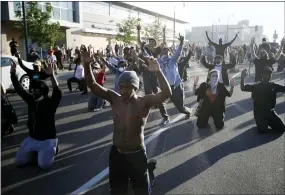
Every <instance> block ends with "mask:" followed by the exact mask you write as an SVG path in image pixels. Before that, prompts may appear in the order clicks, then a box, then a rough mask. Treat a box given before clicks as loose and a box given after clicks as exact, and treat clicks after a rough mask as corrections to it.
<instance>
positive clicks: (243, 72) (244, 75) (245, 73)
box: [241, 69, 248, 79]
mask: <svg viewBox="0 0 285 195" xmlns="http://www.w3.org/2000/svg"><path fill="white" fill-rule="evenodd" d="M247 75H248V73H247V70H246V69H243V71H242V72H241V78H243V79H244V78H245V77H246V76H247Z"/></svg>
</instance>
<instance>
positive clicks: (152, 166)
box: [147, 159, 157, 186]
mask: <svg viewBox="0 0 285 195" xmlns="http://www.w3.org/2000/svg"><path fill="white" fill-rule="evenodd" d="M156 164H157V161H156V160H154V159H150V160H149V161H148V162H147V166H148V174H149V181H150V184H151V186H153V185H154V181H155V178H154V173H153V171H154V169H156Z"/></svg>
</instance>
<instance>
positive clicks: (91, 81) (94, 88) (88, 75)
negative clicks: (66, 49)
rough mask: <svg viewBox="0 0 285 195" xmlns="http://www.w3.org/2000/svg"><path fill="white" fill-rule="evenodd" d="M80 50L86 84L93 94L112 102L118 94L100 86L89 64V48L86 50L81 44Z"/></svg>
mask: <svg viewBox="0 0 285 195" xmlns="http://www.w3.org/2000/svg"><path fill="white" fill-rule="evenodd" d="M81 50H82V62H83V64H84V74H85V79H86V83H87V86H88V87H89V88H90V90H91V92H92V93H93V94H94V95H96V96H98V97H100V98H102V99H105V100H107V101H108V102H110V103H111V104H112V103H113V101H112V100H113V98H115V97H119V96H120V95H119V94H117V93H116V92H114V91H112V90H110V89H106V88H104V87H102V86H101V85H99V84H98V83H97V82H96V80H95V78H94V74H93V73H92V70H91V66H90V62H91V57H90V50H89V49H88V50H87V49H86V47H85V46H84V45H83V46H81Z"/></svg>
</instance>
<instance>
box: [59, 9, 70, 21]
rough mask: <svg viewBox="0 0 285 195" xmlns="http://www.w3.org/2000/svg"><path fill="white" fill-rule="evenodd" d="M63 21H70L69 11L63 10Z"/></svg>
mask: <svg viewBox="0 0 285 195" xmlns="http://www.w3.org/2000/svg"><path fill="white" fill-rule="evenodd" d="M60 18H61V20H66V21H69V20H68V9H61V17H60Z"/></svg>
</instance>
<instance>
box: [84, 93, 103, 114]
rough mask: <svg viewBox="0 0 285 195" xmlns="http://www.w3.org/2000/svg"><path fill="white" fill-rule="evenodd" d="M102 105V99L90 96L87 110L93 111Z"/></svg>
mask: <svg viewBox="0 0 285 195" xmlns="http://www.w3.org/2000/svg"><path fill="white" fill-rule="evenodd" d="M103 104H104V100H103V99H101V98H99V97H97V96H95V95H93V94H92V95H91V96H90V97H89V100H88V110H89V111H93V110H94V109H101V108H102V107H103Z"/></svg>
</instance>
